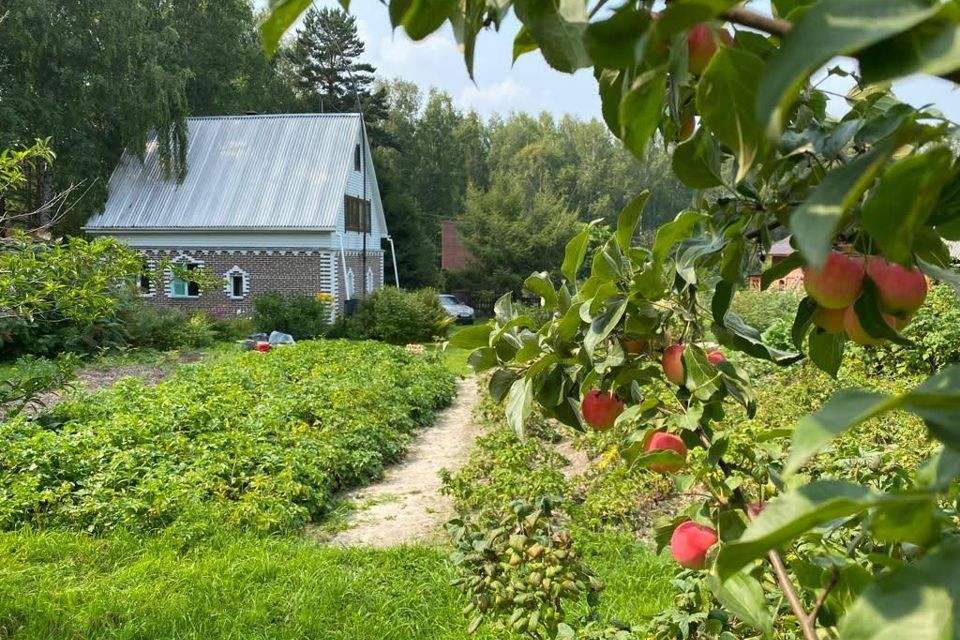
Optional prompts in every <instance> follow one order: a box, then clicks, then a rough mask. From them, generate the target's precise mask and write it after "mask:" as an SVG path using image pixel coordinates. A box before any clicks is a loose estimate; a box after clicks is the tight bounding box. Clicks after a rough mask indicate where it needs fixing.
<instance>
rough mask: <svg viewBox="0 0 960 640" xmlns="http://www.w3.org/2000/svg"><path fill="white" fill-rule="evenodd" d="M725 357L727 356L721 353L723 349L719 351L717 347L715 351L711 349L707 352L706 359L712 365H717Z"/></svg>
mask: <svg viewBox="0 0 960 640" xmlns="http://www.w3.org/2000/svg"><path fill="white" fill-rule="evenodd" d="M726 359H727V356H725V355H723V351H720V350H719V349H718V350H716V351H711V352H710V353H708V354H707V360H709V361H710V364H712V365H713V366H717V365H718V364H720V363H721V362H723V361H724V360H726Z"/></svg>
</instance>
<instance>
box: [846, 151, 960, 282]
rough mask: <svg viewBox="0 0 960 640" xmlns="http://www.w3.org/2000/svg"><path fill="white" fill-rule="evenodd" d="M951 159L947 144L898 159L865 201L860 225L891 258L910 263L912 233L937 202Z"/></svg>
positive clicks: (916, 231) (948, 172)
mask: <svg viewBox="0 0 960 640" xmlns="http://www.w3.org/2000/svg"><path fill="white" fill-rule="evenodd" d="M952 163H953V154H952V153H951V152H950V150H949V149H947V148H946V147H938V148H936V149H934V150H932V151H929V152H927V153H924V154H921V155H915V156H908V157H906V158H904V159H902V160H899V161H897V162H895V163H894V164H893V165H891V166H890V168H889V169H887V171H886V172H884V175H883V176H882V177H881V178H880V181H879V182H878V183H877V186H876V188H875V189H874V190H873V193H872V194H871V195H870V198H869V199H868V200H867V201H866V203H865V204H864V206H863V210H862V214H861V224H862V227H863V229H864V231H866V232H867V233H869V234H870V236H871V237H872V238H873V239H874V240H876V242H877V244H878V245H880V248H881V249H882V251H883V255H885V256H886V257H887V258H888V259H889V260H891V261H892V262H897V263H899V264H904V265H910V266H912V265H913V252H912V249H913V243H914V237H915V236H916V235H917V233H918V232H919V231H920V229H921V227H922V226H923V225H924V223H926V221H927V218H929V217H930V214H931V213H932V212H933V209H934V207H935V206H936V205H937V202H938V199H939V197H940V191H941V189H943V186H944V184H946V182H947V180H948V179H949V178H950V177H951V176H950V165H951V164H952Z"/></svg>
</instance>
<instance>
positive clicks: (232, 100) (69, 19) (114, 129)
mask: <svg viewBox="0 0 960 640" xmlns="http://www.w3.org/2000/svg"><path fill="white" fill-rule="evenodd" d="M2 4H3V3H0V16H4V14H6V15H5V17H4V19H3V20H2V22H0V149H6V148H16V147H17V146H20V145H25V144H29V143H30V142H32V141H33V140H34V139H37V138H49V139H50V147H51V148H52V150H53V151H54V152H55V153H56V160H55V162H54V163H53V168H52V169H51V168H50V167H49V166H47V165H46V163H39V164H38V165H37V166H32V167H29V169H30V172H31V173H30V175H31V180H30V181H29V183H28V184H27V185H26V187H24V188H23V189H21V190H20V191H19V192H17V193H8V194H5V197H3V198H2V199H0V210H2V212H3V213H4V214H5V217H7V218H8V219H10V218H15V217H16V214H20V213H23V212H29V211H34V210H36V209H38V208H39V207H40V205H41V204H42V202H43V201H44V200H45V199H47V198H49V197H51V195H52V194H57V193H60V194H62V193H64V192H68V195H67V197H65V198H63V200H62V201H58V211H59V214H60V218H59V222H58V223H57V227H56V229H57V231H59V232H60V233H67V234H69V233H77V232H78V231H79V228H80V226H81V225H82V224H83V222H84V221H85V220H86V219H87V218H88V217H89V216H90V215H92V213H94V212H95V211H96V210H97V209H99V208H100V207H101V206H102V204H103V202H104V199H105V197H106V184H107V180H108V178H109V175H110V172H111V171H112V170H113V167H114V166H115V164H116V162H117V160H118V159H119V157H120V154H121V153H122V151H123V149H124V148H130V149H143V148H144V146H145V144H146V142H147V140H148V138H149V136H151V135H153V134H154V133H156V135H157V142H158V145H159V146H160V149H161V151H162V156H163V158H164V161H165V164H166V166H167V169H168V173H169V177H170V179H171V180H176V179H178V178H181V177H182V176H183V175H184V172H185V171H189V167H188V166H185V152H186V147H185V145H186V120H185V119H186V117H188V116H205V115H226V114H244V113H305V112H320V111H323V112H355V111H357V109H358V108H362V109H363V111H364V113H365V116H366V118H367V121H368V125H369V130H370V139H371V142H372V144H373V146H374V157H375V162H376V165H375V166H376V168H377V174H378V178H379V181H380V189H381V193H382V197H383V200H384V205H385V209H386V214H387V218H388V225H389V227H390V231H391V234H392V235H393V237H394V239H395V242H396V247H397V259H398V264H399V269H400V278H401V282H402V284H404V286H419V285H434V286H454V285H456V286H458V287H466V288H472V289H483V290H493V291H499V290H505V289H511V288H514V289H515V288H517V287H518V286H519V283H520V282H522V279H523V277H524V276H525V275H527V274H529V273H530V272H531V271H535V270H544V269H548V268H550V267H551V266H553V265H556V264H559V262H560V259H559V256H561V255H562V251H563V244H564V242H565V241H566V239H568V238H569V237H570V236H571V235H572V234H573V233H574V232H575V228H576V225H577V224H579V223H580V222H583V221H588V220H593V219H596V218H604V219H606V220H608V221H612V220H613V219H614V218H615V216H616V214H617V213H618V212H619V211H620V209H622V208H623V206H624V205H625V204H626V203H627V202H628V201H629V199H630V197H631V196H632V195H634V194H636V193H637V192H638V191H639V190H640V189H642V188H650V189H651V190H652V191H653V193H654V196H653V197H652V198H651V201H650V202H649V204H648V205H647V209H646V214H645V219H644V221H643V227H644V228H655V227H656V226H657V225H658V224H660V223H661V222H663V221H664V220H666V219H668V218H671V217H673V215H675V214H676V212H677V211H679V210H680V209H682V208H684V207H685V206H686V205H688V204H689V203H690V201H691V197H692V194H691V192H690V191H689V190H688V189H686V188H685V187H683V186H682V185H681V184H680V183H679V182H678V181H677V180H676V179H675V178H673V176H672V174H671V171H670V157H669V155H668V154H667V153H666V152H665V149H664V146H663V144H654V145H653V146H652V148H651V150H650V152H649V154H648V157H647V158H646V160H645V161H643V162H638V161H637V160H635V159H634V158H633V157H632V156H631V155H630V154H629V153H628V152H626V151H625V150H624V149H623V148H622V145H620V144H619V143H618V142H617V141H615V140H614V139H613V138H612V136H611V135H610V133H609V131H608V130H607V128H606V127H605V126H604V125H603V124H602V123H600V122H599V121H595V120H594V121H583V120H579V119H576V118H572V117H563V118H562V119H557V118H554V117H552V116H550V115H548V114H539V115H532V114H526V113H511V114H509V115H498V116H493V117H490V118H488V119H484V118H481V117H480V116H479V115H478V114H477V113H476V112H474V111H470V110H466V109H463V108H460V107H458V105H456V104H455V103H454V101H453V99H452V98H451V96H450V95H449V94H447V93H445V92H443V91H439V90H437V89H429V90H426V91H424V90H422V89H420V88H418V87H417V86H415V85H413V84H411V83H409V82H404V81H402V80H395V79H388V78H381V77H379V76H378V75H377V73H376V69H375V68H374V67H372V66H371V65H369V64H367V63H366V62H365V61H364V56H363V54H364V43H363V42H362V41H361V40H360V38H359V37H358V35H357V29H356V24H355V22H354V20H353V18H351V17H350V16H348V15H347V14H345V13H343V12H342V11H340V10H338V9H320V10H316V9H315V10H312V11H311V12H310V13H309V14H308V16H307V18H306V20H305V21H304V24H303V27H302V28H301V30H300V31H299V32H298V33H297V34H295V35H294V36H292V37H291V38H290V39H289V40H288V41H287V42H285V43H284V47H283V49H282V50H281V52H280V53H279V54H278V55H277V56H275V57H274V58H273V59H269V60H268V59H267V58H266V57H265V56H264V55H263V51H262V48H261V45H260V40H259V34H258V32H257V21H258V16H257V14H256V12H255V11H254V9H253V7H252V5H251V4H250V3H249V1H248V0H166V1H165V2H163V3H156V2H150V1H148V0H83V1H81V0H73V1H71V2H63V0H17V2H16V3H12V4H11V6H9V9H7V10H4V9H3V8H2ZM444 219H456V220H457V221H458V225H459V227H460V229H461V232H462V234H463V236H464V239H465V241H466V243H467V245H468V247H469V248H470V250H471V251H472V252H473V254H474V255H475V257H476V262H475V268H474V269H472V270H471V271H470V272H469V273H467V274H460V275H459V276H456V277H449V276H445V275H443V274H440V273H439V270H438V265H439V257H438V251H439V236H440V222H441V220H444Z"/></svg>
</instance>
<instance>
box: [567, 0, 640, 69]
mask: <svg viewBox="0 0 960 640" xmlns="http://www.w3.org/2000/svg"><path fill="white" fill-rule="evenodd" d="M649 28H650V14H649V13H647V12H646V11H637V10H636V9H634V8H633V7H631V6H629V5H628V6H625V7H622V8H620V9H617V10H616V11H614V13H613V15H612V16H610V17H609V18H607V19H605V20H598V21H597V22H592V23H590V24H589V25H587V28H586V32H585V33H584V39H583V41H584V45H585V46H586V48H587V53H589V54H590V58H591V59H592V60H593V62H594V63H595V64H596V65H598V66H601V67H607V68H609V69H627V68H630V67H632V66H634V65H635V64H637V62H638V61H639V60H641V59H642V57H643V48H644V45H645V43H646V39H645V38H644V36H645V35H646V33H647V30H648V29H649Z"/></svg>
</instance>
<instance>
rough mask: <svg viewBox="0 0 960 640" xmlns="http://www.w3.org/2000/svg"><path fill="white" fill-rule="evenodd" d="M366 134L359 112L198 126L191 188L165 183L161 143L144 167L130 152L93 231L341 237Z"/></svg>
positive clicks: (192, 125)
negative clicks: (338, 231) (349, 185)
mask: <svg viewBox="0 0 960 640" xmlns="http://www.w3.org/2000/svg"><path fill="white" fill-rule="evenodd" d="M361 126H362V120H361V117H360V116H359V115H358V114H303V115H263V116H261V115H256V116H224V117H211V118H190V119H189V120H188V127H189V134H188V136H189V137H188V142H189V146H188V150H187V177H186V179H185V180H184V182H183V183H182V184H178V183H177V182H176V180H175V179H168V178H166V177H165V176H164V172H163V168H162V167H161V165H160V157H159V153H158V152H157V147H156V143H155V142H151V143H149V144H148V145H147V150H146V156H145V157H144V161H143V163H141V162H140V160H139V159H138V158H137V157H136V156H135V155H134V154H131V153H129V152H125V153H124V154H123V157H122V158H121V160H120V164H119V165H118V166H117V168H116V170H115V171H114V172H113V175H112V176H111V177H110V183H109V190H108V198H107V204H106V207H105V208H104V211H103V212H102V213H100V214H99V215H96V216H94V217H93V218H91V219H90V221H89V222H88V223H87V224H86V227H85V228H86V229H89V230H93V231H96V230H101V231H106V230H112V229H131V230H136V229H142V230H159V229H165V230H176V229H184V230H200V229H251V230H267V229H275V230H283V229H314V230H319V229H333V228H334V227H335V226H336V222H337V216H338V215H339V214H340V212H341V211H342V209H343V196H344V188H345V186H346V182H347V177H348V174H349V172H350V171H352V170H353V153H354V147H355V144H356V141H357V140H358V137H359V135H360V127H361ZM367 157H369V152H368V155H367ZM371 164H372V163H371ZM371 168H372V167H371ZM375 180H376V179H375V178H374V179H373V184H374V185H375V184H376V181H375ZM374 192H376V188H374ZM372 195H373V198H374V199H375V200H379V194H377V193H374V194H372Z"/></svg>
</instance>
